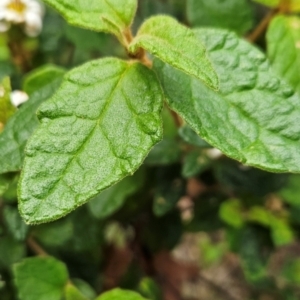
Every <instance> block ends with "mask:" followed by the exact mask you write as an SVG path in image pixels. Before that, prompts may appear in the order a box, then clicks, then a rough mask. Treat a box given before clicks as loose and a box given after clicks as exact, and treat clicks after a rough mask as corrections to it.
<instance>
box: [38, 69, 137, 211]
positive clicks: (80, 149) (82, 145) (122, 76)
mask: <svg viewBox="0 0 300 300" xmlns="http://www.w3.org/2000/svg"><path fill="white" fill-rule="evenodd" d="M130 68H131V65H127V66H126V69H125V70H124V71H123V73H122V75H121V76H120V78H119V80H118V81H117V83H116V85H115V87H114V88H113V89H112V92H111V95H110V97H109V98H108V100H107V102H106V104H105V106H104V108H103V110H102V113H101V115H100V116H99V119H98V120H97V121H96V123H95V126H94V127H93V128H92V130H91V131H90V133H89V134H88V136H87V138H86V139H85V140H84V142H83V143H82V144H81V146H80V147H79V149H78V151H77V153H76V154H74V155H73V157H72V158H71V159H70V161H69V162H68V164H67V165H66V167H65V170H64V172H63V173H62V174H61V176H59V178H58V179H57V180H56V182H55V184H54V185H53V186H52V187H51V189H50V190H49V191H48V193H47V197H46V198H43V199H39V200H40V203H39V204H38V205H37V206H36V208H35V210H34V211H33V212H32V215H35V214H36V212H37V211H38V209H39V208H40V206H41V205H42V204H43V201H45V200H46V199H47V198H48V197H49V196H50V195H51V194H52V193H53V192H54V190H55V188H56V186H57V184H58V182H60V181H61V179H62V178H63V177H64V176H65V175H66V172H67V170H68V168H69V167H70V165H71V164H72V162H73V161H74V160H75V159H76V158H77V157H78V156H79V155H80V154H81V153H82V151H83V148H84V146H85V145H86V143H87V142H88V141H89V139H90V138H91V137H92V136H93V133H94V131H95V130H96V128H97V126H98V125H99V124H100V122H101V121H102V119H103V117H104V115H105V113H106V111H107V109H108V106H109V104H110V103H111V100H112V97H113V95H114V93H115V91H116V90H117V87H118V86H119V85H120V83H121V82H122V80H123V78H124V76H125V74H126V73H127V71H128V70H129V69H130Z"/></svg>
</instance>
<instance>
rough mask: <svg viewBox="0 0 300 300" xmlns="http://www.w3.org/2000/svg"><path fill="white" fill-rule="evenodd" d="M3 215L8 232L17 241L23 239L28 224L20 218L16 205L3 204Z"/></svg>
mask: <svg viewBox="0 0 300 300" xmlns="http://www.w3.org/2000/svg"><path fill="white" fill-rule="evenodd" d="M3 217H4V220H5V224H6V227H7V229H8V231H9V233H10V234H11V235H12V236H13V237H14V238H15V239H16V240H17V241H24V240H25V238H26V236H27V232H28V226H27V225H26V224H25V223H24V221H23V220H22V218H21V216H20V214H19V211H18V209H17V207H12V206H5V207H4V210H3Z"/></svg>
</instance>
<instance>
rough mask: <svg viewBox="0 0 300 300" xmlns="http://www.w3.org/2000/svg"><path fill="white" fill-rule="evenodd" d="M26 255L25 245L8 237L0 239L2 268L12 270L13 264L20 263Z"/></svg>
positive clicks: (0, 262)
mask: <svg viewBox="0 0 300 300" xmlns="http://www.w3.org/2000/svg"><path fill="white" fill-rule="evenodd" d="M25 255H26V247H25V244H24V243H20V242H17V241H15V240H14V239H13V238H11V237H9V236H6V237H0V268H1V269H2V268H3V267H5V268H10V267H11V265H12V264H14V263H16V262H18V261H20V260H21V259H22V258H23V257H24V256H25Z"/></svg>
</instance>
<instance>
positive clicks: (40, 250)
mask: <svg viewBox="0 0 300 300" xmlns="http://www.w3.org/2000/svg"><path fill="white" fill-rule="evenodd" d="M27 245H28V247H29V248H30V249H31V250H32V252H34V253H35V254H36V255H39V256H49V254H48V253H47V252H46V251H45V250H44V249H43V248H42V247H41V246H40V245H39V244H38V243H37V242H36V241H35V240H34V238H33V237H32V236H30V237H29V238H28V239H27Z"/></svg>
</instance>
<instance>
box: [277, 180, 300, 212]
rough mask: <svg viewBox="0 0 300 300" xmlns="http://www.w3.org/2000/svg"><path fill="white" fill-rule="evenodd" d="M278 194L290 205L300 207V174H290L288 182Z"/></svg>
mask: <svg viewBox="0 0 300 300" xmlns="http://www.w3.org/2000/svg"><path fill="white" fill-rule="evenodd" d="M279 195H280V196H281V197H282V198H283V200H284V201H285V202H287V203H289V204H290V205H292V206H296V207H300V175H291V176H290V178H289V181H288V184H287V185H286V186H285V187H284V188H283V189H282V190H280V191H279Z"/></svg>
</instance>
